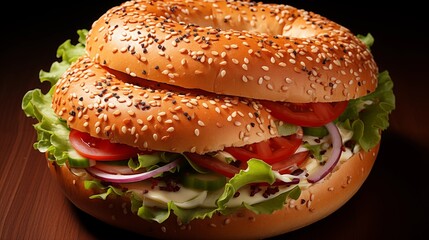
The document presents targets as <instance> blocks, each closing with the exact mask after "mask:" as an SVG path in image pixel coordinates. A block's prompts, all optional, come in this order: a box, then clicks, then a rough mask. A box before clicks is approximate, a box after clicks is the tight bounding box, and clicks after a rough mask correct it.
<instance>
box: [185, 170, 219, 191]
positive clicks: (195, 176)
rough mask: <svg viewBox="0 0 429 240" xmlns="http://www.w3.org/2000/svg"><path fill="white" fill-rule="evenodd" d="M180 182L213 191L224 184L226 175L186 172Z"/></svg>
mask: <svg viewBox="0 0 429 240" xmlns="http://www.w3.org/2000/svg"><path fill="white" fill-rule="evenodd" d="M182 183H183V185H184V186H185V187H188V188H195V189H200V190H207V191H213V190H217V189H219V188H221V187H224V186H225V184H226V177H225V176H223V175H220V174H216V173H206V174H203V173H187V174H185V175H184V178H183V182H182Z"/></svg>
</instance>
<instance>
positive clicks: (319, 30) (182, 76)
mask: <svg viewBox="0 0 429 240" xmlns="http://www.w3.org/2000/svg"><path fill="white" fill-rule="evenodd" d="M86 50H87V53H88V55H89V56H90V58H91V59H93V60H94V61H95V62H97V63H99V64H101V65H103V66H106V67H108V68H111V69H114V70H117V71H121V72H124V73H127V74H129V75H131V76H133V77H140V78H145V79H148V80H153V81H156V82H162V83H168V84H172V85H176V86H180V87H184V88H195V89H202V90H205V91H208V92H213V93H218V94H226V95H234V96H241V97H247V98H255V99H267V100H273V101H287V102H294V103H304V102H335V101H343V100H349V99H354V98H358V97H361V96H364V95H366V94H368V93H370V92H372V91H374V90H375V88H376V86H377V74H378V67H377V65H376V63H375V61H374V59H373V56H372V55H371V53H370V51H369V50H368V49H367V48H366V46H365V45H364V44H363V43H362V42H361V41H360V40H359V39H358V38H357V37H356V36H355V35H354V34H353V33H351V32H350V31H349V30H348V29H346V28H344V27H342V26H340V25H338V24H336V23H334V22H332V21H330V20H328V19H327V18H325V17H322V16H320V15H318V14H315V13H312V12H308V11H305V10H300V9H296V8H293V7H291V6H287V5H277V4H263V3H255V2H240V1H234V2H228V1H216V0H213V1H178V0H170V1H152V0H151V1H149V0H147V1H145V0H136V1H127V2H124V3H123V4H121V5H119V6H116V7H113V8H111V9H109V10H108V11H107V12H106V13H105V14H104V15H103V16H101V17H100V18H99V19H98V20H96V21H95V22H94V24H93V26H92V29H91V30H90V32H89V34H88V39H87V45H86Z"/></svg>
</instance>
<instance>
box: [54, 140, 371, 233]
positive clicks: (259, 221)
mask: <svg viewBox="0 0 429 240" xmlns="http://www.w3.org/2000/svg"><path fill="white" fill-rule="evenodd" d="M378 150H379V145H377V146H376V147H374V148H373V149H371V150H370V151H368V152H365V151H361V152H358V153H356V154H355V155H353V156H352V157H351V158H350V159H348V160H347V161H346V162H344V163H342V164H339V166H337V167H336V169H335V170H334V171H333V172H332V173H331V174H330V175H328V176H327V178H325V179H324V180H322V181H320V182H318V183H317V184H314V185H311V186H310V187H309V188H307V189H302V193H301V196H300V197H299V199H297V200H289V201H288V202H287V203H285V206H284V208H283V209H280V210H278V211H275V212H274V213H272V214H255V213H253V212H251V211H250V210H246V209H242V210H240V211H239V212H235V213H233V214H229V215H217V214H215V215H213V217H211V218H205V219H195V220H193V221H191V222H190V223H189V224H186V225H185V224H181V223H180V222H178V221H177V219H176V216H175V215H174V214H171V215H170V217H169V218H168V219H167V221H165V222H163V223H157V222H154V221H152V222H150V221H145V220H143V219H141V218H139V217H138V216H137V215H136V214H135V213H133V212H132V211H131V203H130V199H129V196H128V195H123V196H118V195H109V196H108V197H107V198H106V199H105V200H102V199H89V197H90V196H92V195H93V194H97V193H98V192H97V191H96V190H94V189H86V188H84V180H86V179H92V177H91V175H89V174H87V173H85V172H79V173H78V174H76V173H74V171H73V170H70V168H68V167H67V166H58V165H57V164H55V163H54V162H51V161H48V167H49V169H50V172H51V173H52V175H53V176H54V177H55V179H57V182H58V184H59V186H60V187H61V189H62V190H63V192H64V193H65V195H66V196H67V198H68V199H70V201H71V202H72V203H73V204H74V205H76V206H77V207H78V208H79V209H81V210H82V211H84V212H86V213H88V214H90V215H92V216H94V217H96V218H98V219H100V220H101V221H104V222H106V223H108V224H110V225H112V226H116V227H120V228H123V229H127V230H130V231H132V232H136V233H139V234H142V235H144V236H150V237H153V238H155V239H264V238H268V237H272V236H277V235H280V234H283V233H287V232H290V231H293V230H296V229H299V228H302V227H305V226H307V225H310V224H311V223H314V222H316V221H318V220H320V219H322V218H325V217H326V216H328V215H330V214H331V213H333V212H334V211H336V210H337V209H338V208H340V207H341V206H342V205H344V204H345V203H346V202H347V201H348V200H349V199H350V198H352V196H353V195H354V194H355V193H356V192H357V191H358V190H359V188H360V187H361V185H362V184H363V182H364V181H365V179H366V178H367V177H368V175H369V173H370V171H371V168H372V166H373V164H374V161H375V159H376V156H377V153H378ZM118 187H119V186H118ZM122 187H124V188H127V185H126V184H125V185H123V186H122ZM268 225H269V227H267V226H268Z"/></svg>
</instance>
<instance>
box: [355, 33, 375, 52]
mask: <svg viewBox="0 0 429 240" xmlns="http://www.w3.org/2000/svg"><path fill="white" fill-rule="evenodd" d="M357 38H359V40H361V41H362V42H363V43H364V44H365V45H366V47H367V48H368V49H369V50H371V47H372V45H373V44H374V37H373V36H372V35H371V33H368V34H367V35H366V36H365V35H362V34H358V35H357Z"/></svg>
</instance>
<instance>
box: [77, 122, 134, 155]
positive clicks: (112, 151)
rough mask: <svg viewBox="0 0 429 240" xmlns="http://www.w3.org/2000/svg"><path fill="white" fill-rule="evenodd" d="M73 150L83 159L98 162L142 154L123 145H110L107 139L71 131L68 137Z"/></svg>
mask: <svg viewBox="0 0 429 240" xmlns="http://www.w3.org/2000/svg"><path fill="white" fill-rule="evenodd" d="M69 139H70V143H71V145H72V146H73V148H74V149H75V150H76V151H77V152H78V153H79V154H80V155H82V156H83V157H86V158H89V159H94V160H98V161H115V160H124V159H129V158H131V157H135V156H137V153H139V152H142V151H141V150H139V149H138V148H135V147H131V146H128V145H125V144H120V143H112V142H110V141H109V140H107V139H101V138H95V137H92V136H90V135H89V134H88V133H84V132H80V131H77V130H74V129H72V130H71V131H70V135H69Z"/></svg>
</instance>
